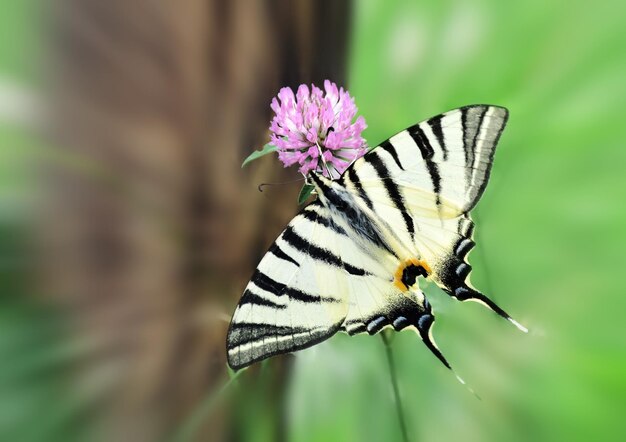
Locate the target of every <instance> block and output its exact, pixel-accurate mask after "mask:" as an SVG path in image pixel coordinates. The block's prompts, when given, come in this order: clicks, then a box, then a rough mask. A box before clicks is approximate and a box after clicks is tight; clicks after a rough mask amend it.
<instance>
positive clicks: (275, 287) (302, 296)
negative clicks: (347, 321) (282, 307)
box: [250, 269, 340, 302]
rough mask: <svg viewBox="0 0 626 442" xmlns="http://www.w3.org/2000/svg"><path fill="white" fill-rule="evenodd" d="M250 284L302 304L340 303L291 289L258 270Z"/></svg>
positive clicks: (332, 299)
mask: <svg viewBox="0 0 626 442" xmlns="http://www.w3.org/2000/svg"><path fill="white" fill-rule="evenodd" d="M250 282H252V283H254V285H256V286H257V287H258V288H260V289H262V290H265V291H266V292H270V293H273V294H274V295H276V296H284V295H287V296H288V297H289V298H291V299H295V300H297V301H302V302H322V301H324V302H340V300H339V299H336V298H331V297H327V296H319V295H311V294H309V293H305V292H303V291H302V290H298V289H296V288H293V287H289V286H288V285H286V284H283V283H282V282H278V281H275V280H273V279H272V278H270V277H269V276H267V275H266V274H265V273H263V272H261V271H260V270H259V269H256V270H255V271H254V273H253V274H252V278H251V279H250Z"/></svg>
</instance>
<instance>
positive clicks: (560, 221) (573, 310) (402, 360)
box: [0, 0, 626, 442]
mask: <svg viewBox="0 0 626 442" xmlns="http://www.w3.org/2000/svg"><path fill="white" fill-rule="evenodd" d="M40 14H41V8H40V6H39V5H37V4H36V3H34V2H31V1H19V2H18V1H9V2H5V3H3V5H2V6H1V7H0V438H1V439H2V440H68V439H75V440H80V439H81V436H80V435H81V433H80V431H82V430H83V429H82V427H81V416H82V413H84V409H85V408H87V407H94V406H97V404H95V405H94V404H93V403H91V402H89V400H88V399H87V393H85V397H80V395H75V394H72V395H68V394H65V392H67V386H68V385H69V383H71V379H68V378H69V374H68V372H67V371H66V370H65V369H64V368H63V367H65V366H64V365H59V361H64V360H66V359H67V358H71V357H73V355H77V354H78V355H80V354H81V348H80V347H79V346H78V347H76V348H74V347H71V346H68V345H65V341H64V338H63V336H64V335H63V333H64V326H63V324H64V320H63V317H62V315H58V314H56V310H55V309H54V308H53V307H49V306H47V304H46V303H45V302H44V301H41V300H37V301H35V300H33V297H32V296H30V295H31V294H29V293H26V290H25V288H24V282H25V281H24V278H25V277H24V274H25V273H26V272H27V270H28V269H27V267H28V266H29V265H32V262H31V260H29V259H28V253H29V252H28V242H29V233H28V231H27V228H28V225H29V221H30V220H29V219H28V217H29V213H30V212H29V211H28V206H29V204H30V203H32V200H33V199H34V198H35V197H36V194H37V189H36V188H34V185H33V177H32V175H31V171H29V169H28V168H27V166H26V165H27V164H28V161H29V160H30V159H32V157H33V156H38V155H44V154H45V151H46V144H45V142H43V141H42V140H41V139H40V138H39V137H38V136H37V135H35V132H34V131H33V130H32V129H31V128H30V126H29V123H28V122H29V121H31V120H30V119H31V118H35V117H33V115H32V114H31V111H32V107H29V100H30V95H29V93H27V92H24V91H31V90H36V89H37V88H38V86H39V85H40V83H41V81H42V78H40V75H39V72H40V71H39V68H40V63H41V60H40V57H39V55H40V44H41V43H40V42H39V35H40V32H41V29H40V27H39V25H38V23H39V21H40V19H41V17H40ZM625 23H626V14H625V13H624V5H623V3H622V2H618V1H599V2H598V1H596V2H588V1H573V2H565V1H555V2H545V1H526V2H500V1H495V0H491V1H486V0H485V1H471V2H465V1H445V2H414V1H393V2H384V1H368V0H365V1H358V2H355V4H354V11H353V18H352V26H353V28H352V31H351V37H350V47H351V51H350V52H351V53H350V61H349V71H348V72H349V81H348V87H349V90H350V92H351V94H352V95H353V96H354V97H355V98H356V102H357V105H358V106H359V109H360V113H361V114H362V115H364V116H365V118H366V120H367V122H368V125H369V128H368V129H367V131H366V132H365V137H366V138H367V139H368V140H369V141H370V143H371V144H375V143H377V142H379V141H381V140H383V139H384V138H386V137H388V136H389V135H391V134H393V133H395V132H397V131H399V130H401V129H403V128H405V127H406V126H409V125H411V124H414V123H415V122H416V121H418V120H422V119H425V118H428V117H430V116H433V115H435V114H438V113H440V112H442V111H445V110H449V109H451V108H454V107H458V106H462V105H466V104H475V103H488V104H497V105H501V106H505V107H507V108H508V109H509V111H510V119H509V123H508V126H507V128H506V130H505V132H504V133H503V136H502V138H501V141H500V145H499V149H498V151H497V154H496V158H495V166H494V168H493V173H492V179H491V182H490V185H489V186H488V187H487V190H486V193H485V195H484V197H483V199H482V201H481V203H480V204H479V205H478V207H477V210H476V211H475V218H476V219H477V221H478V222H477V231H476V241H477V244H478V246H477V248H476V249H475V250H474V252H473V253H472V255H471V262H472V264H473V267H474V271H473V274H472V282H473V284H474V285H475V286H476V287H478V288H479V289H481V290H482V291H484V292H485V293H486V294H488V295H490V296H491V297H492V298H493V299H495V300H496V301H497V302H498V303H499V304H500V305H501V306H502V307H503V308H505V310H507V311H508V312H510V313H511V314H512V315H513V316H514V317H515V318H516V319H517V320H519V321H520V322H521V323H522V324H524V325H526V326H527V327H528V328H529V329H530V333H529V334H528V335H525V334H523V333H520V332H519V331H518V330H516V329H515V328H514V327H512V326H511V325H510V324H508V323H506V322H505V321H502V320H500V319H499V318H497V317H496V316H495V315H494V314H492V313H490V312H489V311H487V310H485V309H484V308H482V307H481V306H480V305H478V304H471V303H470V304H460V303H457V302H454V301H452V300H450V299H449V298H448V297H446V296H444V295H442V293H440V292H439V291H438V290H437V289H435V288H433V287H429V288H428V290H427V294H428V295H429V298H430V299H431V300H432V303H433V305H434V308H435V311H436V314H437V324H436V326H435V329H434V334H435V336H436V339H437V342H438V344H439V347H440V348H441V349H442V351H443V353H444V354H445V355H446V357H447V358H448V360H449V361H450V362H451V364H452V365H453V366H454V367H455V368H456V370H457V372H458V374H459V375H460V376H462V377H463V378H464V379H465V380H466V381H467V382H468V384H469V385H470V386H471V387H472V388H473V389H474V390H476V392H477V393H478V394H479V395H480V396H481V397H482V401H479V400H477V399H476V398H475V397H474V396H473V395H472V394H470V393H469V392H468V390H467V389H466V388H465V387H464V386H462V385H461V384H459V383H458V382H457V380H456V379H455V378H454V376H452V375H451V374H450V373H449V372H448V371H447V370H445V369H444V368H443V367H441V365H440V364H439V363H438V362H437V361H436V360H435V359H434V358H433V357H432V355H431V354H430V353H429V352H428V351H427V350H426V349H425V348H424V347H423V346H422V344H421V342H420V341H419V339H418V338H417V337H416V336H415V335H414V334H413V333H400V334H398V335H397V336H396V338H395V340H394V342H393V346H394V351H395V355H396V359H397V365H398V367H397V371H398V373H397V374H398V378H399V383H400V388H401V394H402V399H403V400H404V408H405V415H406V418H407V421H408V427H409V434H410V435H411V439H412V440H415V441H417V440H425V441H448V440H467V441H504V440H506V441H526V440H537V441H539V440H540V441H560V440H572V441H573V440H602V441H612V440H615V441H618V440H626V422H625V419H624V415H625V413H626V333H625V332H624V312H625V311H626V290H624V283H623V281H622V280H621V276H622V274H623V273H624V269H623V268H622V267H623V265H624V262H625V260H624V255H623V253H624V247H625V246H626V201H625V200H626V172H625V171H626V166H625V164H626V149H625V148H624V144H625V143H624V140H625V139H626V124H625V123H624V121H625V119H626V111H625V110H624V105H625V104H626V84H625V82H626V53H625V50H626V27H625V26H624V24H625ZM25 121H26V123H25ZM42 152H44V153H42ZM259 198H260V197H259ZM59 367H61V368H59ZM244 376H245V374H244ZM225 391H227V390H225ZM225 396H226V395H218V396H217V397H216V398H213V397H212V398H211V401H213V399H215V401H216V404H215V406H212V408H210V409H209V410H207V411H206V413H215V412H216V410H219V409H220V408H221V405H220V404H219V403H220V402H221V401H223V400H225ZM286 400H287V407H286V409H287V410H288V414H287V416H286V428H287V437H288V439H289V440H293V441H299V442H305V441H306V442H313V441H329V440H372V441H380V440H400V432H399V428H398V424H397V417H396V415H395V410H394V407H393V397H392V392H391V387H390V382H389V373H388V371H387V366H386V360H385V354H384V348H383V345H382V343H381V340H380V338H378V337H368V336H359V337H353V338H349V337H347V336H344V335H341V336H336V337H334V338H333V339H331V340H330V341H328V342H325V343H323V344H320V345H318V346H316V347H313V348H311V349H309V350H306V351H302V352H300V353H298V354H297V356H296V358H295V365H294V368H293V374H292V377H291V378H290V380H289V386H288V389H287V399H286ZM237 402H239V404H237ZM243 402H246V398H245V397H244V398H242V397H241V396H239V398H238V399H236V402H235V404H236V405H237V406H240V407H244V406H245V404H243ZM212 404H213V402H212ZM248 406H249V405H248ZM202 413H203V410H200V416H202ZM246 416H248V417H249V419H248V417H244V418H243V419H242V420H241V421H240V422H244V423H245V422H249V425H250V430H249V431H242V432H241V434H242V435H244V436H245V437H244V439H246V440H248V439H249V440H263V439H264V434H265V433H264V432H263V431H262V430H261V429H260V428H261V427H262V422H260V419H258V418H255V416H257V417H258V415H257V414H256V413H255V411H254V410H252V411H250V413H249V414H247V415H246ZM181 420H184V419H181ZM181 425H183V424H182V423H181Z"/></svg>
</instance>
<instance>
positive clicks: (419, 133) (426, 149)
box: [407, 124, 443, 207]
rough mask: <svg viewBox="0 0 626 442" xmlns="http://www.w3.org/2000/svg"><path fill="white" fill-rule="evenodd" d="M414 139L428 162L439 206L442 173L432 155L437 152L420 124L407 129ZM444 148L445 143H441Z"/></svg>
mask: <svg viewBox="0 0 626 442" xmlns="http://www.w3.org/2000/svg"><path fill="white" fill-rule="evenodd" d="M407 131H408V132H409V135H411V138H413V141H415V144H416V145H417V147H418V149H419V150H420V152H421V154H422V158H424V161H425V162H426V169H427V170H428V174H429V175H430V181H431V182H432V183H433V192H434V193H435V203H436V204H437V207H440V206H441V196H440V192H441V175H440V174H439V167H438V166H437V163H435V162H434V161H432V157H433V155H434V154H435V150H434V149H433V146H432V145H431V144H430V141H428V137H427V136H426V134H425V133H424V131H423V130H422V128H421V127H420V125H419V124H416V125H414V126H411V127H409V128H408V129H407ZM441 146H442V149H443V144H441Z"/></svg>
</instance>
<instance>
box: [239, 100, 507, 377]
mask: <svg viewBox="0 0 626 442" xmlns="http://www.w3.org/2000/svg"><path fill="white" fill-rule="evenodd" d="M507 116H508V113H507V111H506V109H504V108H501V107H497V106H487V105H476V106H467V107H464V108H460V109H455V110H452V111H449V112H446V113H444V114H441V115H439V116H436V117H434V118H431V119H429V120H426V121H424V122H421V123H418V124H416V125H414V126H412V127H410V128H408V129H406V130H404V131H402V132H400V133H398V134H397V135H395V136H393V137H391V138H390V139H389V140H387V141H385V142H383V143H381V144H380V145H379V146H378V147H376V148H375V149H373V150H372V151H370V152H369V153H367V154H366V155H365V156H363V157H362V158H360V159H358V160H357V161H355V162H354V164H352V165H351V166H350V167H349V168H348V169H347V170H346V172H345V173H344V174H343V175H342V176H341V177H340V178H339V179H337V180H330V179H327V178H325V177H323V176H321V175H317V174H314V173H310V174H309V178H310V180H311V181H312V183H313V184H314V185H315V190H316V193H317V196H318V198H317V200H315V201H314V202H313V203H311V204H309V205H308V206H306V207H305V208H304V209H303V210H302V211H301V212H300V213H299V214H298V215H297V216H296V217H295V218H294V219H293V220H292V221H291V222H290V223H289V225H288V226H287V228H286V229H285V231H284V232H283V233H282V234H281V235H280V236H279V237H278V239H277V240H276V241H275V243H274V244H273V245H272V246H271V247H270V249H269V251H268V253H267V254H266V255H265V257H264V258H263V259H262V260H261V262H260V264H259V266H258V268H257V270H256V271H255V272H254V274H253V276H252V279H251V281H250V282H249V284H248V285H247V287H246V289H245V290H244V294H243V296H242V298H241V300H240V303H239V305H238V307H237V309H236V310H235V313H234V315H233V320H232V322H231V326H230V329H229V333H228V337H227V355H228V362H229V364H230V366H231V367H233V368H235V369H236V368H241V367H244V366H246V365H249V364H251V363H253V362H255V361H257V360H260V359H263V358H266V357H268V356H271V355H273V354H278V353H284V352H290V351H295V350H298V349H301V348H306V347H309V346H311V345H314V344H315V343H317V342H320V341H322V340H324V339H327V338H328V337H330V336H332V335H333V334H335V333H336V332H337V331H345V332H347V333H348V334H351V335H352V334H356V333H361V332H367V333H369V334H375V333H377V332H379V331H380V330H381V329H382V328H384V327H393V328H394V329H395V330H402V329H404V328H407V327H408V328H413V329H414V330H415V331H416V332H417V333H418V334H419V336H420V337H421V338H422V340H423V342H424V343H425V344H426V346H427V347H428V348H429V349H430V350H431V351H432V352H433V353H434V354H435V356H437V357H438V358H439V359H440V360H441V361H442V362H443V363H444V365H446V366H447V367H448V368H449V367H450V365H449V364H448V362H447V361H446V360H445V358H444V357H443V355H442V354H441V352H440V351H439V349H438V348H437V346H436V345H435V343H434V341H433V339H432V333H431V331H432V324H433V323H434V320H435V318H434V314H433V312H432V308H431V306H430V304H429V303H428V300H427V299H426V297H425V295H424V293H423V292H422V291H421V290H420V288H419V280H420V278H427V279H429V280H431V281H433V282H434V283H436V284H437V285H439V286H440V287H441V288H442V289H443V290H444V291H446V292H447V293H448V294H450V295H451V296H453V297H455V298H457V299H459V300H462V301H466V300H473V301H478V302H481V303H483V304H484V305H486V306H487V307H489V308H491V309H492V310H494V311H495V312H496V313H498V314H499V315H501V316H503V317H504V318H506V319H509V320H511V321H512V322H514V321H513V320H512V319H510V317H509V315H508V314H507V313H506V312H504V311H503V310H502V309H501V308H500V307H498V306H497V305H496V304H495V303H493V302H492V301H491V300H490V299H489V298H487V297H486V296H485V295H483V294H482V293H480V292H478V291H477V290H475V289H474V288H473V287H471V285H470V284H469V283H468V282H467V277H468V275H469V272H470V270H471V267H470V265H469V264H468V263H467V259H466V258H467V254H468V252H469V250H471V248H472V247H473V246H474V242H473V240H472V233H473V226H474V224H473V222H472V221H471V219H470V216H469V211H470V210H471V209H472V208H473V207H474V206H475V204H476V203H477V201H478V199H479V198H480V196H481V194H482V192H483V190H484V188H485V185H486V182H487V179H488V176H489V172H490V169H491V163H492V160H493V153H494V150H495V146H496V143H497V141H498V138H499V136H500V133H501V132H502V130H503V128H504V125H505V123H506V120H507ZM514 323H515V322H514ZM515 324H516V325H518V324H517V323H515ZM518 326H519V325H518Z"/></svg>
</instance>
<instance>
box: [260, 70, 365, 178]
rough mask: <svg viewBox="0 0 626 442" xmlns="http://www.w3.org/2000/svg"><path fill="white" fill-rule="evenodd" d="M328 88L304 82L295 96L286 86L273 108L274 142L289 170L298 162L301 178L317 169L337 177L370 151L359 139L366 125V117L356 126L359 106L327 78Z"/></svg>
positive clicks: (271, 127) (272, 138) (275, 99)
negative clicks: (309, 86) (322, 88)
mask: <svg viewBox="0 0 626 442" xmlns="http://www.w3.org/2000/svg"><path fill="white" fill-rule="evenodd" d="M324 90H325V93H324V92H322V90H321V89H320V88H318V87H317V86H315V85H311V89H310V90H309V88H308V86H307V85H305V84H301V85H300V87H298V91H297V93H296V94H295V95H294V93H293V91H292V90H291V89H290V88H288V87H285V88H282V89H281V90H280V92H279V93H278V97H275V98H274V99H273V100H272V104H271V107H272V110H273V111H274V113H275V114H276V115H275V116H274V118H273V119H272V124H271V126H270V132H271V141H272V144H274V145H275V146H276V148H277V151H278V159H279V160H280V161H282V162H283V164H284V165H285V167H289V166H292V165H294V164H296V163H297V164H298V165H299V166H300V167H299V169H298V170H299V171H300V173H302V174H303V175H306V174H307V173H309V172H310V171H315V172H317V173H322V174H324V175H325V176H327V177H328V178H337V177H339V176H340V175H341V174H342V173H343V172H344V170H346V168H347V167H348V166H349V165H350V164H351V163H352V162H353V161H354V160H356V159H357V158H359V157H361V156H363V155H364V154H365V152H367V147H366V143H365V140H364V139H363V138H362V137H361V132H363V129H365V128H366V127H367V125H366V124H365V119H364V118H363V117H358V118H357V119H356V121H354V122H353V119H354V117H355V115H356V111H357V107H356V105H355V104H354V100H353V99H352V97H351V96H350V94H348V92H347V91H344V90H343V88H341V89H337V85H336V84H335V83H332V82H330V81H328V80H326V81H324Z"/></svg>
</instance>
